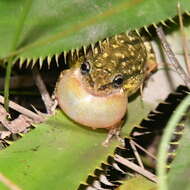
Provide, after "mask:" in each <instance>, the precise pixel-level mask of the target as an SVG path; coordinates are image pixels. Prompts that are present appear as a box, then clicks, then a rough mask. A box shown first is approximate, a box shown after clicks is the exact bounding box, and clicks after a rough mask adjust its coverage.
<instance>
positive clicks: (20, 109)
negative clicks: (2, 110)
mask: <svg viewBox="0 0 190 190" xmlns="http://www.w3.org/2000/svg"><path fill="white" fill-rule="evenodd" d="M0 103H1V104H4V97H3V96H1V95H0ZM9 107H10V108H12V109H14V110H16V111H18V112H20V113H22V114H23V115H25V116H28V117H29V118H31V119H32V120H33V121H35V122H37V123H38V122H42V121H44V117H43V116H42V115H39V114H36V113H34V112H32V111H30V110H28V109H26V108H24V107H22V106H20V105H18V104H16V103H15V102H13V101H9Z"/></svg>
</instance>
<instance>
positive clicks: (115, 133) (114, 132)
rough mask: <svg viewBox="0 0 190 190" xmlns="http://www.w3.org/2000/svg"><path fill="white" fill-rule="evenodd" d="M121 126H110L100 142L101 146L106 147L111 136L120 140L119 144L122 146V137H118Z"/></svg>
mask: <svg viewBox="0 0 190 190" xmlns="http://www.w3.org/2000/svg"><path fill="white" fill-rule="evenodd" d="M120 132H121V127H117V128H112V129H110V130H109V132H108V135H107V137H106V139H105V140H104V142H103V143H102V145H103V146H105V147H107V146H108V144H109V142H110V140H111V139H112V137H114V136H115V137H116V139H117V140H118V141H119V142H121V144H122V145H123V146H124V139H123V138H121V137H120Z"/></svg>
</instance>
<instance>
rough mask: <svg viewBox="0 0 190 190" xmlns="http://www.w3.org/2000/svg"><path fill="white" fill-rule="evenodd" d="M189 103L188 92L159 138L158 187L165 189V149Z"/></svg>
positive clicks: (161, 189) (189, 96)
mask: <svg viewBox="0 0 190 190" xmlns="http://www.w3.org/2000/svg"><path fill="white" fill-rule="evenodd" d="M189 104H190V94H189V95H188V96H187V97H186V98H185V99H184V100H183V101H182V103H181V104H180V105H179V106H178V107H177V109H176V111H175V112H174V114H173V115H172V117H171V118H170V120H169V122H168V124H167V126H166V129H165V131H164V135H163V137H162V139H161V143H160V146H159V151H158V165H157V173H158V178H159V189H160V190H167V189H168V185H167V175H166V160H167V152H168V151H167V149H168V144H169V142H170V139H171V137H172V134H173V131H174V130H175V127H176V125H177V123H179V121H180V120H181V118H182V116H183V115H184V112H185V111H186V110H187V108H188V106H189Z"/></svg>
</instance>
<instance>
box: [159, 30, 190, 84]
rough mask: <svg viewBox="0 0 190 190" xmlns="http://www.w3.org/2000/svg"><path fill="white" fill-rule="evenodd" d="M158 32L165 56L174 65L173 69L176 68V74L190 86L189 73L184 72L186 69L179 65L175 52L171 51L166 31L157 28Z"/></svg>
mask: <svg viewBox="0 0 190 190" xmlns="http://www.w3.org/2000/svg"><path fill="white" fill-rule="evenodd" d="M156 32H157V35H158V37H159V39H160V41H161V44H162V47H163V49H164V52H165V54H166V55H167V57H168V58H169V60H170V63H171V64H172V65H173V67H174V68H175V70H176V72H177V73H178V74H179V76H180V77H181V78H182V79H183V81H184V83H185V84H186V85H187V86H190V77H189V76H188V75H187V73H186V72H185V71H184V69H183V68H182V67H181V65H180V64H179V62H178V60H177V58H176V57H175V54H174V53H173V51H172V50H171V48H170V46H169V44H168V42H167V40H166V37H165V34H164V31H163V30H162V27H157V28H156Z"/></svg>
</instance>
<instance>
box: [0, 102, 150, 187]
mask: <svg viewBox="0 0 190 190" xmlns="http://www.w3.org/2000/svg"><path fill="white" fill-rule="evenodd" d="M139 103H140V100H139V99H136V100H135V101H133V102H132V103H130V104H129V110H130V112H129V114H128V122H127V123H126V125H125V126H124V128H123V133H122V135H123V136H124V135H125V134H127V133H128V132H129V130H128V127H129V128H131V126H134V125H135V124H137V123H139V122H140V120H141V119H142V117H144V116H145V115H146V114H147V112H148V111H149V110H150V106H147V105H144V107H142V105H141V104H139ZM132 110H134V111H135V114H134V113H133V112H132ZM135 115H136V116H137V117H136V116H135ZM134 117H135V118H134ZM36 127H37V128H36V129H34V130H33V131H31V132H30V133H28V134H26V135H25V136H24V137H23V138H21V139H20V140H18V141H17V142H15V143H13V144H12V145H11V146H10V147H8V148H7V149H5V150H3V151H1V152H0V158H1V159H0V173H2V174H3V175H4V176H6V177H7V178H8V179H10V180H11V181H12V182H14V183H15V184H17V185H18V186H19V187H20V188H22V189H23V190H38V189H40V190H43V189H44V190H46V189H47V188H48V189H55V190H56V189H64V190H76V189H77V187H78V186H79V184H80V183H81V182H85V180H86V179H87V176H88V174H93V171H94V169H95V168H96V167H99V166H100V164H101V162H102V161H105V160H106V158H107V156H108V155H111V154H113V152H114V149H115V147H116V146H117V145H118V141H116V140H114V139H113V140H112V141H111V142H110V145H109V146H108V147H107V148H106V147H103V146H102V145H101V143H102V142H103V141H104V140H105V138H106V136H107V132H106V131H103V130H91V129H89V128H87V127H82V126H79V125H77V124H75V123H74V122H72V121H70V120H69V119H68V118H67V117H65V115H64V114H63V113H62V112H57V113H56V114H55V115H54V116H52V117H51V118H49V120H48V121H47V122H45V123H43V124H40V125H37V126H36ZM1 185H2V184H1V183H0V189H1V190H4V188H3V187H1Z"/></svg>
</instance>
